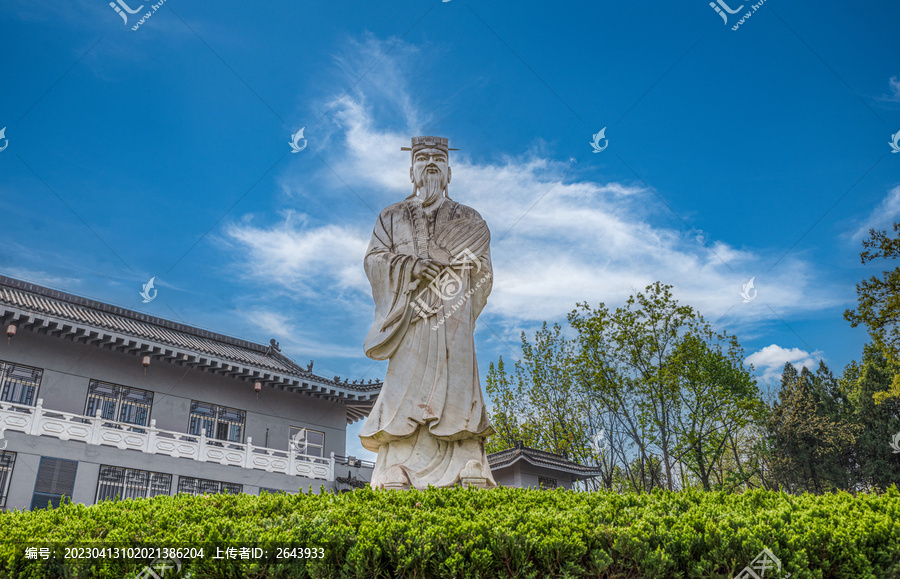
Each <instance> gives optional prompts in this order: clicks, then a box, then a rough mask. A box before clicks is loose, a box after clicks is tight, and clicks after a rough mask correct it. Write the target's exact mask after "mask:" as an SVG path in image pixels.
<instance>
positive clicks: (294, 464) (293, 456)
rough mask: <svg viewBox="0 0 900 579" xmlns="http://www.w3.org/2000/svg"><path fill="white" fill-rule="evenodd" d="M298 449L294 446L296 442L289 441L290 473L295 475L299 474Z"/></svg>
mask: <svg viewBox="0 0 900 579" xmlns="http://www.w3.org/2000/svg"><path fill="white" fill-rule="evenodd" d="M296 454H297V451H296V449H295V448H294V443H293V442H289V443H288V472H287V473H288V474H289V475H291V476H294V475H295V474H297V456H296Z"/></svg>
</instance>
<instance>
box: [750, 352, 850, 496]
mask: <svg viewBox="0 0 900 579" xmlns="http://www.w3.org/2000/svg"><path fill="white" fill-rule="evenodd" d="M838 391H839V387H838V384H837V381H836V380H835V379H834V376H833V375H832V374H831V372H830V370H828V367H827V366H826V365H825V364H824V363H821V362H820V363H819V368H818V370H817V371H816V373H815V374H813V373H812V372H810V371H809V369H808V368H806V367H804V368H803V369H802V370H801V371H800V372H799V373H798V372H797V370H796V369H795V368H794V367H793V366H792V365H791V364H790V363H787V364H785V366H784V371H783V372H782V376H781V389H780V390H779V392H778V399H777V400H776V401H775V403H774V404H773V406H772V408H771V411H770V413H769V416H768V420H767V425H766V426H767V443H768V456H767V464H768V467H769V472H768V473H767V474H768V482H769V484H770V485H771V486H773V487H780V488H782V489H784V490H786V491H789V492H814V493H823V492H828V491H834V490H846V489H848V488H850V487H851V486H852V485H851V482H852V479H851V477H850V466H851V464H850V458H849V457H850V456H851V453H852V446H853V443H854V441H855V439H856V432H857V430H858V429H857V426H856V425H855V424H854V423H853V422H852V421H851V420H848V418H847V406H846V404H845V402H844V401H843V400H842V399H841V398H840V396H838V395H837V394H836V393H837V392H838Z"/></svg>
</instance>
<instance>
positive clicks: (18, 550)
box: [0, 487, 900, 579]
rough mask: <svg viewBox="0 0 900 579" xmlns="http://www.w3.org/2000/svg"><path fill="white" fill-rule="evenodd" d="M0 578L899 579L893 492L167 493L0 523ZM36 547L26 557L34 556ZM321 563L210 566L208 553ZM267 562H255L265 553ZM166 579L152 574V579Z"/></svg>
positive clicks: (897, 497) (899, 501)
mask: <svg viewBox="0 0 900 579" xmlns="http://www.w3.org/2000/svg"><path fill="white" fill-rule="evenodd" d="M0 533H2V537H3V540H2V544H0V577H4V578H7V577H8V578H16V579H19V578H22V579H25V578H37V577H101V578H115V579H121V578H125V577H135V576H137V575H138V574H139V572H140V570H141V569H142V568H143V566H144V565H145V564H146V563H147V562H149V561H131V560H125V559H108V558H106V559H96V560H84V561H81V562H80V564H79V565H76V564H74V563H72V562H71V561H66V562H64V561H61V560H59V559H48V560H41V559H38V560H37V561H34V560H27V559H25V557H24V549H25V548H26V547H28V546H39V545H40V543H52V544H54V545H56V548H59V546H60V545H81V546H84V545H86V544H88V543H89V542H94V543H93V544H95V545H97V544H102V545H107V546H120V547H126V546H135V545H149V546H154V547H157V546H168V547H192V546H193V547H199V546H203V547H204V548H205V549H207V551H206V552H205V554H204V557H203V559H199V558H196V559H191V560H188V561H185V568H184V569H182V573H181V576H184V575H185V574H186V570H188V569H189V570H190V572H191V573H192V577H193V578H206V577H284V578H288V577H290V578H292V579H293V578H297V577H315V578H320V577H335V578H336V577H353V578H357V577H358V578H363V577H421V578H428V577H438V578H451V577H459V578H462V577H473V578H474V577H482V578H488V577H490V578H493V577H523V578H524V577H529V578H538V579H544V578H547V577H610V578H613V577H616V578H626V577H628V578H638V577H640V578H651V577H685V578H686V577H698V578H699V577H704V578H714V577H721V578H731V577H734V576H736V575H737V574H738V573H739V572H740V571H741V569H743V567H744V566H745V565H747V564H748V563H750V562H751V561H752V560H753V559H754V557H756V555H757V554H758V553H760V552H761V551H762V550H763V548H768V549H769V550H770V551H772V552H773V553H774V554H775V555H776V556H777V557H778V558H779V559H780V560H781V561H782V563H783V564H784V573H783V574H784V575H786V574H787V573H788V572H790V573H791V574H792V575H791V579H804V578H808V577H817V578H824V577H848V578H850V577H852V578H854V579H863V578H873V579H874V578H877V579H885V578H895V577H900V492H898V491H897V489H896V488H895V487H892V488H891V489H890V490H888V491H887V492H886V493H884V494H881V495H872V494H860V495H857V496H853V495H850V494H846V493H841V494H833V495H825V496H815V495H802V496H792V495H787V494H782V493H778V492H764V491H753V492H747V493H744V494H725V493H715V492H712V493H703V492H685V493H667V492H654V493H652V494H649V495H648V494H643V495H636V494H615V493H609V492H597V493H577V492H572V491H562V490H554V491H536V490H525V489H509V488H501V489H497V490H492V491H482V490H466V489H461V488H456V489H443V490H435V489H432V490H428V491H421V492H419V491H408V492H402V491H378V492H376V491H372V490H370V489H364V490H359V491H356V492H353V493H347V494H342V495H335V494H330V493H322V494H318V495H316V494H299V495H287V494H284V493H279V494H273V495H267V494H264V495H261V496H258V497H257V496H249V495H211V496H199V497H192V496H187V495H179V496H174V497H168V496H166V497H157V498H154V499H150V500H136V501H131V500H129V501H118V502H113V501H108V502H104V503H101V504H99V505H94V506H89V507H88V506H84V505H81V504H68V505H64V506H61V507H60V508H58V509H52V510H40V511H35V512H10V513H4V514H2V515H0ZM39 542H40V543H39ZM227 545H234V546H254V545H257V546H259V547H262V548H266V549H269V550H274V549H277V547H279V546H286V545H295V546H300V547H315V548H322V549H323V550H324V555H325V556H324V558H321V559H293V560H288V559H285V560H281V561H276V560H273V559H272V558H271V557H270V558H268V559H262V560H257V561H254V560H233V561H228V560H213V559H212V558H211V557H212V554H213V553H214V551H215V547H216V546H219V547H223V546H227ZM269 554H270V555H271V553H269ZM777 576H778V575H776V574H774V572H769V573H767V574H766V579H770V578H773V577H777ZM170 577H175V575H174V574H171V573H170V574H168V575H166V576H165V579H169V578H170Z"/></svg>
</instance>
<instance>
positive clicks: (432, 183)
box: [415, 169, 447, 207]
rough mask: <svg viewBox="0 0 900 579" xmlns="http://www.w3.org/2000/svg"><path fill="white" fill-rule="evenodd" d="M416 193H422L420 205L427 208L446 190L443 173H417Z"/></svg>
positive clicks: (423, 171)
mask: <svg viewBox="0 0 900 579" xmlns="http://www.w3.org/2000/svg"><path fill="white" fill-rule="evenodd" d="M415 177H416V180H415V184H416V191H418V192H421V193H424V195H425V197H424V198H423V199H422V205H424V206H426V207H427V206H429V205H431V204H432V203H434V202H435V201H437V200H438V198H439V197H440V196H441V194H442V193H443V192H444V191H445V190H446V189H447V182H446V180H445V176H444V174H443V173H441V172H440V170H438V171H437V172H435V173H429V172H428V171H426V170H425V169H422V170H421V171H418V172H417V173H416V175H415Z"/></svg>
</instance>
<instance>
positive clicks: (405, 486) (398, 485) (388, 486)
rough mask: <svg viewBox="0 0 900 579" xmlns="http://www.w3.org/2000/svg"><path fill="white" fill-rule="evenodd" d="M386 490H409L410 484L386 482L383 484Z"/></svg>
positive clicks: (382, 486)
mask: <svg viewBox="0 0 900 579" xmlns="http://www.w3.org/2000/svg"><path fill="white" fill-rule="evenodd" d="M381 488H383V489H384V490H386V491H408V490H409V485H408V484H405V483H384V484H383V485H381Z"/></svg>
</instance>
